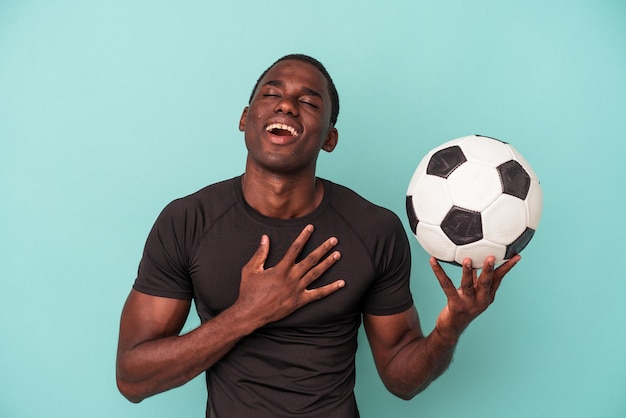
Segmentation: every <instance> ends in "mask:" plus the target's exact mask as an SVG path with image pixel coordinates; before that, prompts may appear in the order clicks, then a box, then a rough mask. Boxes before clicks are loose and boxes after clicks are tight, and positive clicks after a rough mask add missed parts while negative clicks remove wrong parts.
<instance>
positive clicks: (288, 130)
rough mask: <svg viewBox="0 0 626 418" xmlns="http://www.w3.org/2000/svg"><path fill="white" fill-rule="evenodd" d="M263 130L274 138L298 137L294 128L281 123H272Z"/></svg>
mask: <svg viewBox="0 0 626 418" xmlns="http://www.w3.org/2000/svg"><path fill="white" fill-rule="evenodd" d="M265 130H266V131H267V132H269V133H271V134H272V135H276V136H294V137H295V136H298V135H299V133H298V131H296V130H295V128H294V127H292V126H289V125H285V124H283V123H272V124H271V125H269V126H268V127H267V128H265Z"/></svg>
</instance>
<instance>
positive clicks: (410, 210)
mask: <svg viewBox="0 0 626 418" xmlns="http://www.w3.org/2000/svg"><path fill="white" fill-rule="evenodd" d="M406 214H407V216H408V217H409V225H410V226H411V231H413V233H414V234H415V232H416V231H417V223H418V220H417V215H416V214H415V208H414V207H413V196H407V197H406Z"/></svg>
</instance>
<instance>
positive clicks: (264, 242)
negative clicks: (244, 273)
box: [244, 235, 270, 271]
mask: <svg viewBox="0 0 626 418" xmlns="http://www.w3.org/2000/svg"><path fill="white" fill-rule="evenodd" d="M269 252H270V239H269V237H268V236H267V235H263V236H262V237H261V241H260V242H259V246H258V248H257V249H256V251H255V252H254V254H252V258H250V261H248V263H247V264H246V267H248V268H251V269H252V271H262V270H263V268H264V266H265V261H266V260H267V255H268V254H269ZM244 268H245V267H244Z"/></svg>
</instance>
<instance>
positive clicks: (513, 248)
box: [504, 228, 535, 260]
mask: <svg viewBox="0 0 626 418" xmlns="http://www.w3.org/2000/svg"><path fill="white" fill-rule="evenodd" d="M534 234H535V230H534V229H531V228H526V230H525V231H524V232H522V235H520V236H519V237H518V238H517V239H516V240H515V241H513V242H512V243H511V244H509V245H508V246H507V247H506V253H505V254H504V259H505V260H508V259H509V258H511V257H513V256H514V255H515V254H519V253H521V252H522V250H523V249H524V248H525V247H526V245H528V243H529V242H530V240H531V239H532V237H533V235H534Z"/></svg>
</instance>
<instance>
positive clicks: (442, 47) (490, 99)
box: [0, 0, 626, 418]
mask: <svg viewBox="0 0 626 418" xmlns="http://www.w3.org/2000/svg"><path fill="white" fill-rule="evenodd" d="M625 44H626V2H624V1H623V0H578V1H575V0H568V1H565V0H554V1H550V2H546V1H538V0H520V1H506V2H504V1H496V0H475V1H473V2H463V1H460V0H457V1H453V0H444V1H434V0H433V1H425V0H406V1H381V2H376V1H370V2H359V1H343V2H340V1H337V0H322V1H320V0H318V1H316V2H309V3H307V4H303V3H302V2H292V4H285V2H282V3H279V2H270V1H254V2H253V1H238V2H209V1H200V0H194V1H191V0H187V1H178V2H166V1H147V0H145V1H121V0H114V1H107V2H102V1H87V0H86V1H54V0H51V1H28V0H19V1H18V0H14V1H10V0H0V248H1V250H0V283H1V289H2V290H1V295H2V302H1V303H0V318H1V319H0V335H1V338H0V348H1V352H2V356H0V376H1V377H0V416H2V417H35V416H47V417H172V416H187V417H191V416H196V417H200V416H203V415H202V414H203V411H204V402H205V390H204V387H203V381H202V379H201V378H200V379H196V380H194V381H193V382H191V383H190V384H188V385H186V386H184V387H182V388H179V389H176V390H172V391H170V392H167V393H165V394H162V395H159V396H156V397H154V398H151V399H148V400H146V401H144V402H143V403H141V404H139V405H133V404H131V403H129V402H127V401H126V400H125V399H123V398H122V396H121V395H120V394H119V393H118V392H117V390H116V387H115V381H114V375H115V372H114V362H115V350H116V343H117V328H118V322H119V315H120V311H121V307H122V304H123V302H124V300H125V297H126V295H127V294H128V291H129V290H130V287H131V285H132V282H133V280H134V275H135V272H136V268H137V264H138V262H139V258H140V256H141V251H142V247H143V244H144V241H145V238H146V236H147V233H148V231H149V229H150V227H151V225H152V223H153V221H154V219H155V217H156V216H157V214H158V213H159V212H160V210H161V209H162V207H163V206H164V205H165V204H166V203H168V202H169V201H170V200H172V199H174V198H176V197H179V196H182V195H185V194H188V193H191V192H193V191H195V190H197V189H199V188H201V187H203V186H204V185H206V184H209V183H212V182H214V181H217V180H221V179H224V178H228V177H231V176H235V175H238V174H240V173H241V172H242V171H243V167H244V158H245V147H244V144H243V140H242V135H241V133H240V132H238V130H237V126H238V120H239V115H240V112H241V110H242V108H243V107H244V106H245V104H246V102H247V98H248V95H249V93H250V89H251V88H252V85H253V83H254V81H255V80H256V78H257V77H258V75H259V74H260V72H261V71H262V70H263V69H265V67H266V66H267V65H269V64H270V63H271V62H273V60H274V59H276V58H278V57H279V56H282V55H284V54H286V53H291V52H304V53H307V54H310V55H313V56H315V57H317V58H319V59H320V60H321V61H322V62H323V63H325V65H326V66H327V67H328V69H329V71H330V72H331V74H332V75H333V78H334V79H335V82H336V84H337V86H338V89H339V92H340V96H341V100H342V111H341V114H340V116H339V122H338V125H337V126H338V129H339V132H340V140H339V145H338V148H337V149H336V150H335V152H333V153H332V154H326V153H323V155H322V156H321V160H320V166H319V174H320V175H321V176H323V177H327V178H330V179H333V180H335V181H337V182H340V183H344V184H346V185H347V186H350V187H352V188H354V189H355V190H357V191H358V192H360V193H361V194H362V195H363V196H365V197H366V198H368V199H370V200H372V201H374V202H376V203H378V204H381V205H383V206H386V207H389V208H390V209H392V210H394V211H395V212H396V213H398V214H399V215H400V217H401V218H402V219H403V221H404V222H405V225H406V226H407V230H408V221H407V220H406V216H405V214H404V194H405V192H406V188H407V185H408V181H409V179H410V177H411V175H412V173H413V170H414V169H415V167H416V165H417V163H418V162H419V160H420V159H421V157H422V156H423V155H424V154H425V153H426V152H427V151H428V150H429V149H431V148H433V147H435V146H436V145H439V144H440V143H442V142H444V141H447V140H450V139H453V138H456V137H459V136H463V135H467V134H474V133H481V134H484V135H489V136H494V137H497V138H500V139H503V140H506V141H509V142H510V143H512V144H513V145H514V146H515V147H516V148H517V149H518V150H519V151H520V152H521V153H522V154H523V155H524V156H525V157H526V158H527V159H528V160H529V161H530V163H531V164H532V166H533V168H534V169H535V171H536V172H537V173H538V174H539V176H540V179H541V182H542V186H543V190H544V213H543V218H542V222H541V225H540V227H539V230H538V232H537V234H536V235H535V238H534V239H533V241H532V242H531V244H530V245H529V247H528V248H527V249H526V250H525V251H524V253H523V260H522V263H521V264H520V265H519V266H518V267H517V268H516V269H515V270H514V272H512V273H511V274H510V276H509V277H508V278H507V280H506V282H505V283H504V284H503V286H502V287H501V290H500V292H499V294H498V298H497V300H496V303H495V304H494V305H493V306H492V307H491V308H490V309H489V310H488V311H487V312H486V313H485V314H484V315H483V316H482V317H481V318H479V319H478V320H477V321H476V322H475V323H474V324H472V326H471V327H470V328H469V329H468V330H467V331H466V333H465V334H464V336H463V338H462V341H461V343H460V345H459V347H458V349H457V353H456V357H455V361H454V363H453V364H452V366H451V368H450V369H449V370H448V372H447V373H446V374H445V375H444V376H443V377H441V378H440V379H439V380H437V381H436V382H435V383H434V384H433V385H432V386H431V387H430V388H429V389H428V390H427V391H426V392H424V393H422V394H420V395H419V396H418V397H417V398H415V399H414V400H412V401H410V402H404V401H401V400H398V399H395V398H393V397H392V396H391V395H389V394H388V393H387V392H386V391H385V389H384V388H383V386H382V384H381V383H380V380H379V378H378V376H377V374H376V371H375V369H374V367H373V363H372V360H371V354H370V352H369V349H368V346H367V343H366V341H365V339H363V338H362V336H361V349H360V351H359V355H358V358H357V362H358V373H357V378H358V385H357V396H358V400H359V402H360V407H361V410H362V415H363V417H364V418H374V417H381V416H385V417H414V416H423V417H435V418H437V417H453V416H455V417H480V418H486V417H494V418H495V417H498V418H499V417H504V416H506V417H557V416H567V417H618V416H623V414H624V410H626V401H625V400H624V399H625V398H624V396H623V391H624V389H625V388H626V377H625V376H626V356H624V354H623V345H624V344H626V332H625V330H624V322H625V321H624V320H625V319H626V314H625V310H624V304H623V301H624V297H626V281H625V280H624V278H623V275H624V274H623V272H622V268H623V267H622V265H621V261H622V260H623V253H622V245H623V244H622V243H623V242H624V233H625V232H626V228H625V226H626V225H625V221H624V219H625V217H624V206H626V198H625V193H624V183H626V176H625V174H624V173H625V171H624V154H625V151H626V123H625V119H626V100H625V97H626V47H625ZM412 245H413V254H414V271H413V282H412V288H413V290H414V294H415V299H416V303H417V305H418V308H419V310H420V313H421V316H422V320H423V326H424V328H425V329H426V330H427V331H430V329H432V326H433V325H434V320H435V318H436V316H437V314H438V313H439V310H440V309H441V308H442V307H443V305H444V303H445V299H444V296H443V293H442V291H441V289H440V288H439V286H438V283H437V281H436V280H435V278H434V277H433V275H432V272H430V269H429V267H428V264H427V256H426V254H425V253H424V252H423V250H422V249H421V248H420V247H419V246H418V245H417V241H416V240H414V239H412ZM449 271H450V273H451V274H452V275H454V278H455V280H458V276H459V275H458V270H457V269H456V268H454V267H449ZM195 324H197V319H196V318H195V317H194V318H192V319H191V320H190V322H189V324H188V326H187V327H188V328H191V327H193V326H195Z"/></svg>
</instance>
